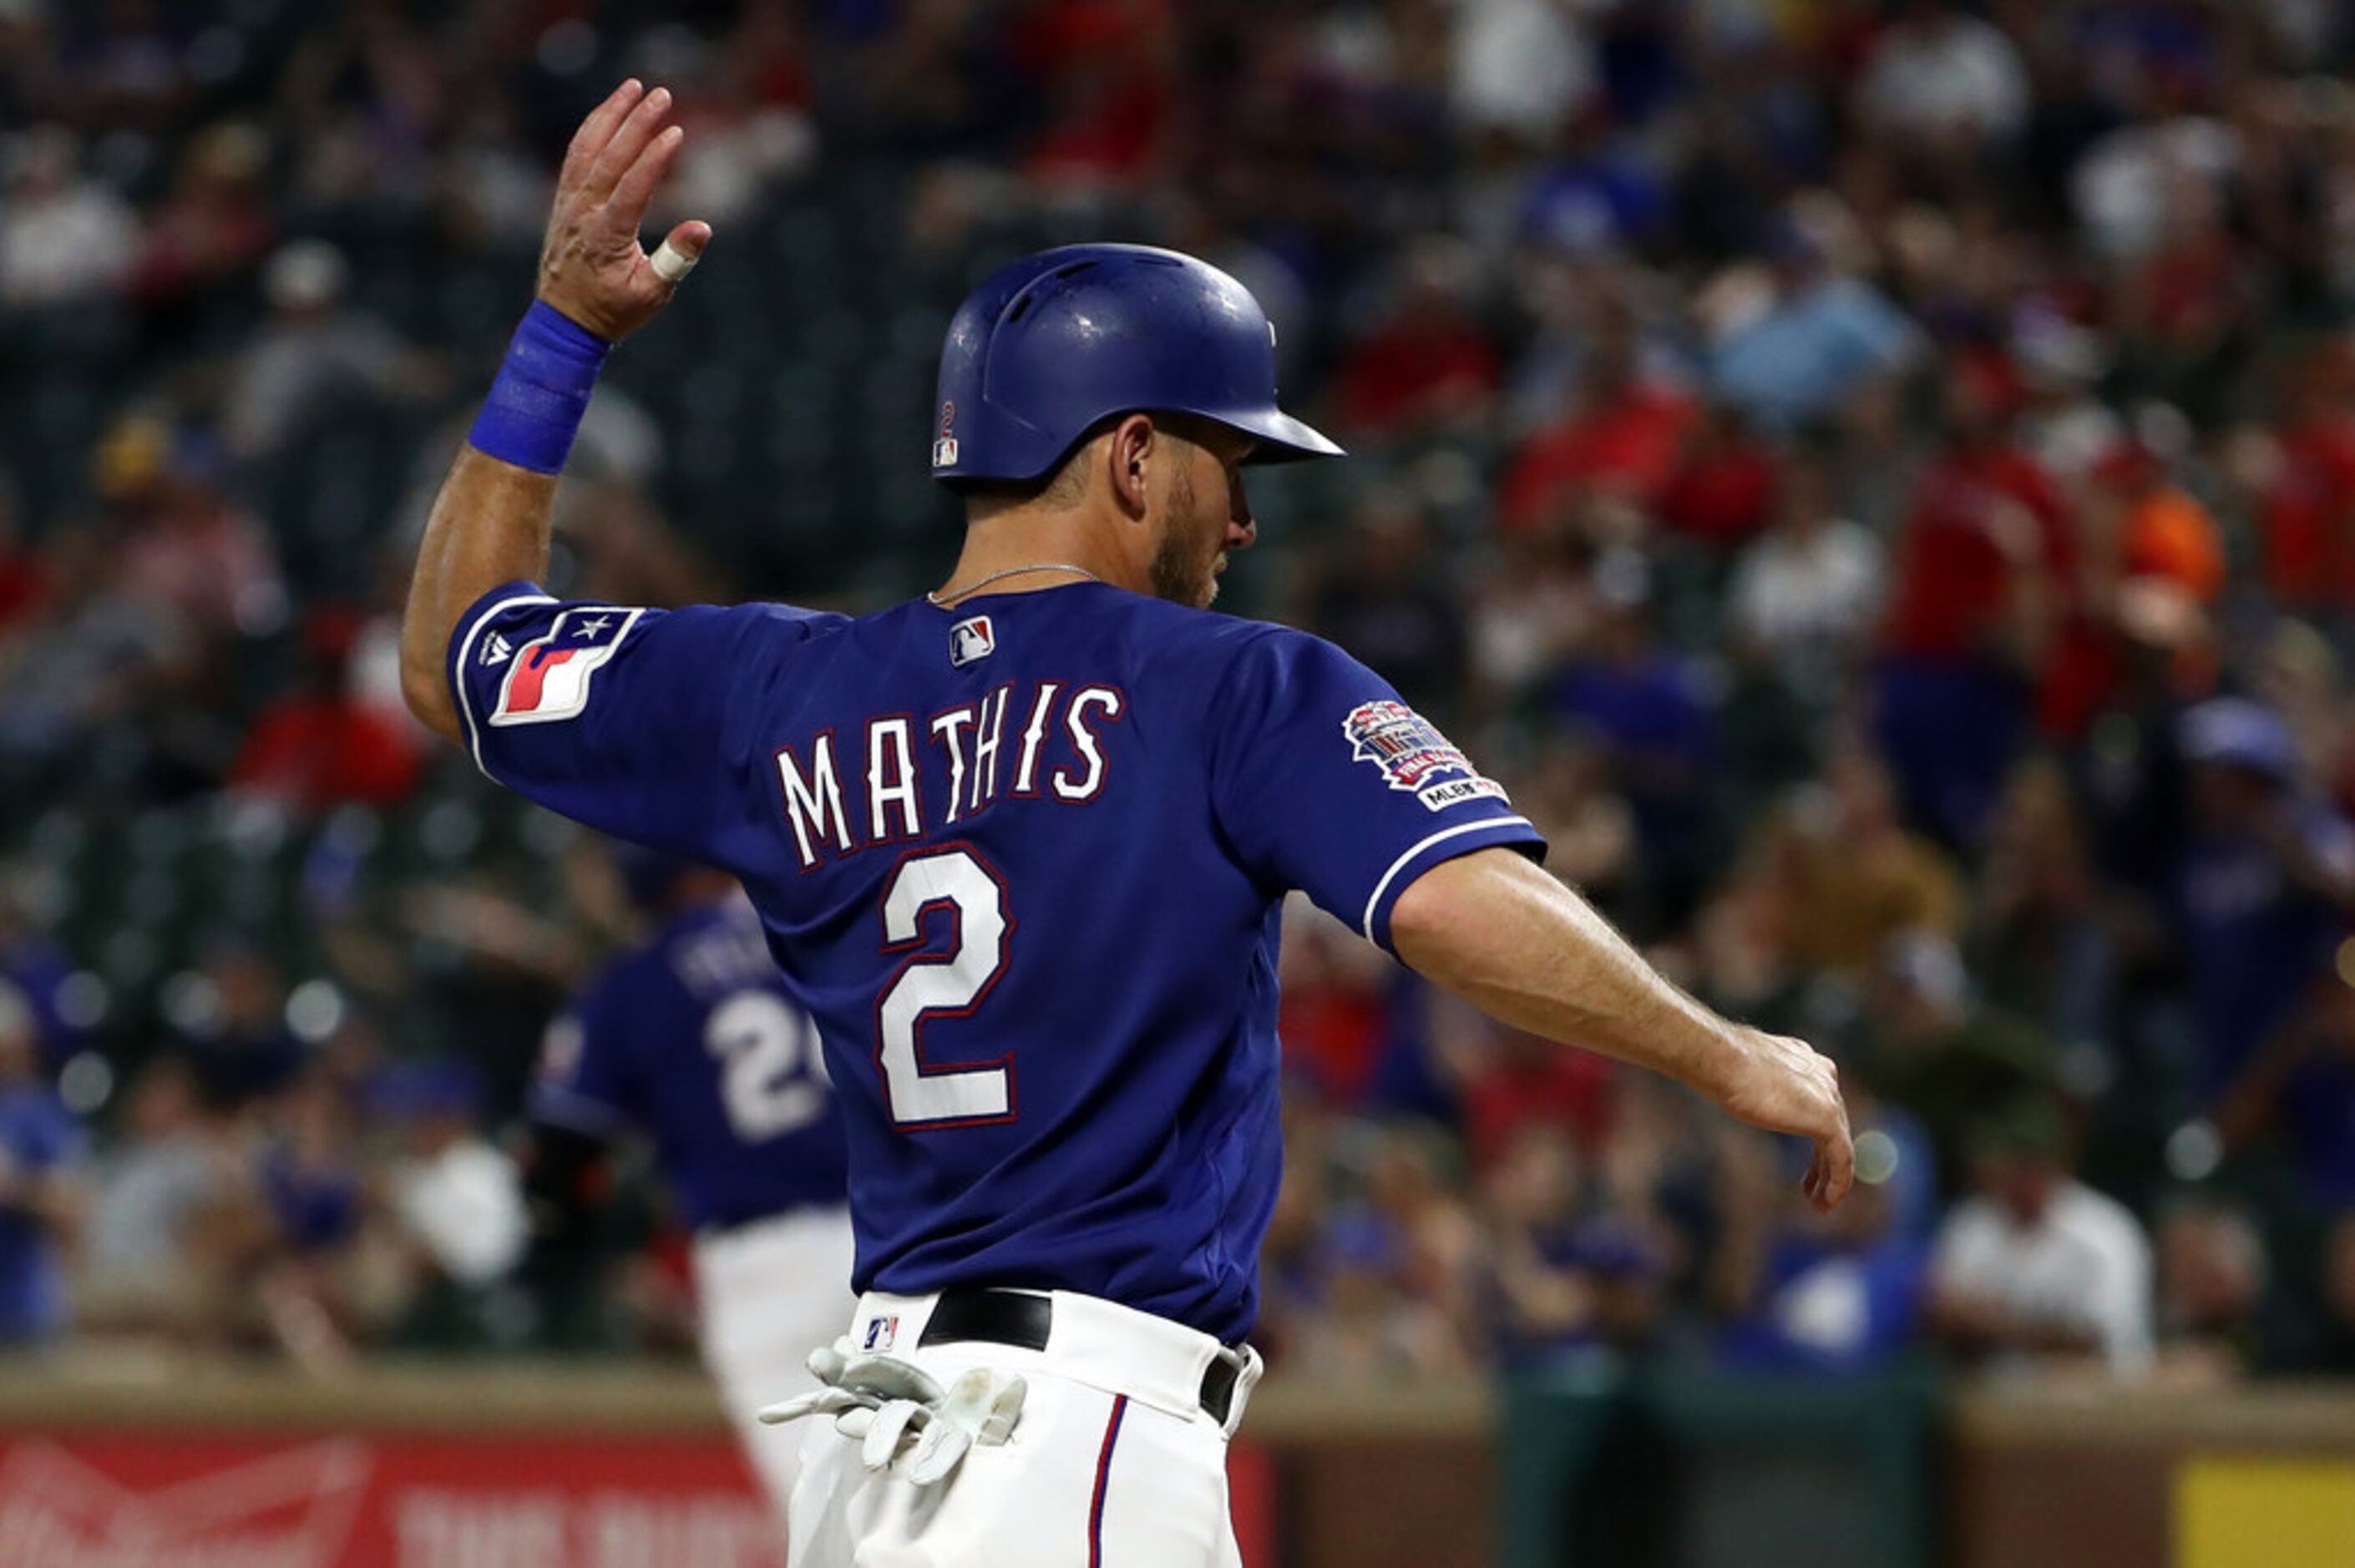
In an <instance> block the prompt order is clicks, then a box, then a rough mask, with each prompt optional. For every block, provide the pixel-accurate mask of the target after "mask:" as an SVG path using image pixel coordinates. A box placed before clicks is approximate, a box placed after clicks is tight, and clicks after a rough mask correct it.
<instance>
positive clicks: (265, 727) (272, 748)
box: [229, 608, 424, 811]
mask: <svg viewBox="0 0 2355 1568" xmlns="http://www.w3.org/2000/svg"><path fill="white" fill-rule="evenodd" d="M360 626H361V621H360V618H359V617H358V616H357V615H356V614H354V613H353V612H351V611H350V610H346V609H334V608H329V609H315V610H313V611H312V612H311V614H310V616H309V617H308V618H307V619H306V620H304V627H303V656H304V680H303V684H302V685H301V686H300V687H298V688H297V689H296V690H295V691H293V692H292V693H290V694H288V695H286V696H283V697H281V698H280V699H279V700H278V701H276V702H274V703H272V704H271V705H269V706H268V707H266V708H264V709H263V710H262V711H261V716H260V717H259V718H257V719H255V721H254V724H253V728H252V729H251V730H250V732H249V733H248V734H247V736H246V741H245V749H244V750H243V751H242V752H241V753H240V754H239V757H238V759H237V766H236V767H235V768H232V769H231V771H230V774H229V782H230V785H231V786H232V787H233V788H235V789H239V790H240V791H242V792H244V793H246V794H249V795H258V796H265V797H269V798H272V799H275V800H283V801H285V802H286V803H287V804H289V805H292V806H294V807H297V808H299V809H301V810H306V811H322V810H327V809H328V808H330V807H333V806H340V805H343V804H345V803H346V802H347V801H358V802H361V803H363V804H366V805H371V806H389V805H392V804H394V803H396V802H398V801H400V800H403V799H405V798H406V797H407V796H408V794H409V792H410V790H411V789H414V788H416V785H417V779H418V775H419V774H420V772H421V771H422V769H423V766H424V758H423V756H422V755H421V747H420V745H419V738H418V735H417V732H416V730H415V728H414V727H413V726H405V725H402V724H400V723H399V722H397V721H396V720H394V719H393V718H391V717H390V716H389V715H386V714H385V713H383V712H381V711H380V710H378V709H375V708H372V707H369V706H368V705H365V704H362V703H360V702H357V701H355V700H354V698H353V695H352V693H351V690H350V683H349V681H348V680H347V679H346V673H347V670H348V668H349V665H350V662H351V654H352V645H353V643H354V641H356V639H357V636H358V633H359V630H360Z"/></svg>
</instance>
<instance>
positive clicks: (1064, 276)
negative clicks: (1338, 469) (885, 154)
mask: <svg viewBox="0 0 2355 1568" xmlns="http://www.w3.org/2000/svg"><path fill="white" fill-rule="evenodd" d="M1140 412H1141V413H1174V414H1190V415H1193V416H1195V417H1196V418H1203V419H1209V420H1213V421H1215V422H1217V423H1219V424H1221V425H1225V426H1228V427H1230V428H1231V429H1237V430H1241V431H1242V432H1243V433H1244V434H1246V435H1249V436H1252V437H1254V438H1255V439H1256V440H1258V442H1259V445H1258V446H1257V447H1256V448H1254V449H1253V450H1252V455H1251V459H1250V461H1253V462H1287V461H1294V460H1295V459H1299V458H1312V457H1338V456H1340V455H1341V449H1340V448H1339V447H1337V446H1336V445H1334V444H1333V442H1332V441H1330V440H1327V439H1326V438H1325V437H1324V436H1323V435H1321V434H1320V433H1318V432H1317V431H1316V430H1314V429H1310V428H1309V427H1308V426H1306V425H1305V424H1303V423H1302V422H1301V421H1299V420H1298V419H1295V418H1293V417H1292V416H1291V415H1289V414H1287V413H1285V412H1284V410H1283V409H1282V408H1277V407H1276V402H1275V329H1274V328H1273V327H1271V326H1270V325H1268V321H1267V313H1266V312H1264V311H1263V310H1261V309H1260V305H1259V302H1258V301H1257V300H1254V299H1252V295H1251V291H1250V290H1249V289H1246V288H1244V287H1243V286H1242V285H1241V283H1238V282H1236V281H1234V280H1233V279H1232V278H1230V277H1228V276H1227V275H1226V274H1225V273H1224V272H1221V271H1220V270H1218V269H1217V268H1216V267H1213V266H1211V265H1210V264H1209V263H1208V262H1206V261H1198V260H1195V259H1194V258H1193V257H1191V256H1187V255H1182V254H1180V253H1179V252H1177V251H1175V250H1160V249H1155V248H1154V247H1152V246H1149V245H1065V246H1061V247H1059V248H1058V249H1053V250H1041V251H1039V253H1038V254H1037V255H1035V256H1026V257H1024V258H1023V259H1022V260H1019V261H1017V262H1015V263H1013V264H1012V265H1011V266H1008V267H1005V268H1002V269H1000V270H998V271H997V272H996V273H994V274H993V275H992V276H991V277H990V279H989V281H987V282H986V283H984V284H982V286H981V287H980V288H978V289H975V291H973V293H972V294H971V295H970V296H968V297H967V298H966V300H965V302H964V304H963V305H961V306H959V307H958V308H957V313H956V318H955V319H954V321H952V322H950V323H949V333H948V340H947V341H946V342H945V343H944V344H943V345H942V347H941V391H940V400H939V402H938V403H937V404H936V405H935V406H934V408H933V416H934V424H933V429H932V477H933V478H934V479H937V480H939V481H941V482H943V483H944V484H949V485H955V484H958V483H960V482H966V481H972V480H1015V481H1023V480H1036V479H1042V478H1044V477H1045V476H1046V475H1047V474H1049V473H1050V472H1051V471H1053V470H1054V468H1055V466H1056V464H1058V463H1060V462H1061V461H1063V459H1064V457H1065V456H1066V455H1067V454H1068V453H1069V452H1070V451H1071V449H1072V448H1073V447H1074V446H1076V445H1078V444H1079V442H1080V440H1081V438H1082V437H1084V436H1085V435H1087V434H1088V432H1089V431H1090V430H1091V429H1092V428H1093V427H1094V426H1095V425H1097V424H1098V423H1099V422H1101V421H1103V420H1104V419H1106V418H1112V417H1114V416H1115V415H1120V414H1132V413H1140Z"/></svg>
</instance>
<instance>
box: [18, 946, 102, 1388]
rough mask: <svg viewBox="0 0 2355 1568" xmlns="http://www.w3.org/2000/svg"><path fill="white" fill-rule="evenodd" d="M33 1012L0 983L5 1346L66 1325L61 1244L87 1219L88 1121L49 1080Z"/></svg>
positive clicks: (55, 1331)
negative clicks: (83, 1124)
mask: <svg viewBox="0 0 2355 1568" xmlns="http://www.w3.org/2000/svg"><path fill="white" fill-rule="evenodd" d="M38 1052H39V1045H38V1035H37V1025H36V1022H35V1020H34V1017H33V1010H32V1009H31V1008H30V1007H29V1006H27V1004H26V1002H25V999H24V997H23V996H22V995H21V994H20V993H18V992H17V991H16V989H15V988H14V987H8V986H0V1345H23V1344H30V1343H34V1342H36V1341H38V1340H47V1339H49V1338H51V1337H52V1336H54V1335H56V1334H58V1333H59V1332H60V1331H62V1330H64V1328H65V1326H66V1294H65V1277H64V1273H63V1270H62V1266H61V1264H60V1259H59V1249H60V1245H61V1244H62V1243H64V1242H65V1241H68V1240H69V1239H70V1238H71V1237H72V1235H73V1234H74V1232H75V1230H76V1229H77V1228H78V1227H79V1225H80V1221H81V1211H82V1190H81V1179H80V1178H81V1164H82V1160H83V1155H84V1144H83V1139H82V1130H81V1126H80V1123H79V1122H77V1121H76V1120H75V1119H74V1118H73V1115H72V1113H70V1112H69V1111H68V1110H67V1109H66V1108H65V1107H64V1106H63V1105H62V1104H60V1103H59V1100H58V1097H57V1096H56V1095H54V1094H52V1093H51V1092H50V1090H49V1087H48V1085H47V1084H46V1083H45V1082H44V1081H43V1078H42V1075H41V1071H40V1060H39V1055H38Z"/></svg>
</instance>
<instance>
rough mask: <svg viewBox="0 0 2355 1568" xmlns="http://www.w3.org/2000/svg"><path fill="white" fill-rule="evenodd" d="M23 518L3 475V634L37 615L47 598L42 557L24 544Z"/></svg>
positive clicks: (0, 536) (0, 490)
mask: <svg viewBox="0 0 2355 1568" xmlns="http://www.w3.org/2000/svg"><path fill="white" fill-rule="evenodd" d="M20 517H21V514H20V513H19V512H18V510H17V504H16V486H15V485H14V484H12V483H10V482H9V481H8V476H7V475H6V474H5V473H0V632H5V630H8V628H9V626H10V624H11V623H12V622H15V621H17V620H23V619H25V618H26V617H27V616H30V615H34V614H37V612H38V611H39V610H40V608H41V605H42V602H43V601H44V600H45V599H47V598H48V574H47V573H46V572H44V571H43V570H42V569H41V556H40V553H39V552H38V551H37V550H35V549H34V548H33V547H32V546H30V545H28V544H27V543H26V542H25V536H24V534H23V531H22V530H21V528H20V527H19V526H18V524H19V522H20Z"/></svg>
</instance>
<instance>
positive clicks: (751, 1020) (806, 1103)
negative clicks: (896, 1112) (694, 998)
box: [703, 991, 826, 1143]
mask: <svg viewBox="0 0 2355 1568" xmlns="http://www.w3.org/2000/svg"><path fill="white" fill-rule="evenodd" d="M703 1044H704V1048H705V1049H706V1050H709V1052H710V1053H711V1054H713V1055H715V1056H717V1057H719V1060H720V1062H721V1063H722V1067H721V1072H720V1079H719V1097H720V1102H721V1103H722V1104H723V1105H724V1106H726V1107H727V1109H728V1125H729V1126H730V1127H731V1128H735V1130H736V1136H737V1137H739V1138H741V1139H743V1140H744V1141H745V1142H747V1143H759V1142H761V1141H762V1140H763V1139H772V1138H775V1137H778V1136H779V1135H781V1134H783V1133H788V1132H794V1131H797V1130H799V1129H800V1128H805V1127H807V1126H809V1125H810V1124H811V1123H812V1122H814V1121H815V1120H817V1118H819V1117H821V1116H823V1115H825V1114H826V1081H825V1073H826V1063H825V1060H824V1058H823V1057H822V1056H821V1054H820V1053H819V1052H818V1049H817V1030H816V1028H815V1025H813V1024H812V1023H811V1022H810V1021H809V1020H808V1019H807V1018H805V1017H804V1016H803V1015H802V1014H801V1013H800V1012H797V1011H795V1010H794V1008H791V1007H789V1006H787V1005H786V1004H785V1001H784V999H783V998H782V997H780V996H778V995H776V994H775V993H774V992H773V991H738V992H737V993H736V994H735V995H734V996H731V997H730V998H729V999H728V1000H727V1001H723V1002H721V1003H720V1004H719V1006H718V1007H716V1008H713V1009H712V1010H711V1019H710V1022H708V1023H706V1024H705V1025H704V1029H703Z"/></svg>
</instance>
